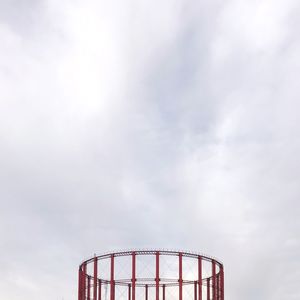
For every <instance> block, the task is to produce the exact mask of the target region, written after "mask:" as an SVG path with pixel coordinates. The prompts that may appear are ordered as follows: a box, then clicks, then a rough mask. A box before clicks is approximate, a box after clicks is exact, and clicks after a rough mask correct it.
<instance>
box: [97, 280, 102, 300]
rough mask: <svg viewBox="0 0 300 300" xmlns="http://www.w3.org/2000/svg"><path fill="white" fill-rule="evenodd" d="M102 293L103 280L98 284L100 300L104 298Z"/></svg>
mask: <svg viewBox="0 0 300 300" xmlns="http://www.w3.org/2000/svg"><path fill="white" fill-rule="evenodd" d="M101 293H102V283H101V279H100V280H99V282H98V300H101V297H102V295H101Z"/></svg>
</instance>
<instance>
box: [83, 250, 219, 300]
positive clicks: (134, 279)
mask: <svg viewBox="0 0 300 300" xmlns="http://www.w3.org/2000/svg"><path fill="white" fill-rule="evenodd" d="M137 255H139V258H140V259H139V260H138V268H137V260H136V256H137ZM125 256H127V257H128V258H129V259H131V268H130V269H131V270H128V273H129V277H128V275H125V276H123V277H122V276H121V275H120V274H121V273H120V274H119V273H118V272H120V270H121V269H122V267H121V269H120V267H119V266H118V264H119V263H120V262H119V259H117V260H116V259H115V257H125ZM146 256H152V257H153V256H154V257H155V262H154V266H153V263H152V267H151V260H147V259H146V260H145V262H147V264H149V265H150V267H149V266H148V267H147V266H146V265H145V262H143V259H144V257H146ZM161 256H164V257H163V258H162V259H161ZM169 256H174V257H175V256H176V257H178V259H177V260H176V262H175V261H174V260H172V264H174V267H175V268H173V270H174V272H175V273H173V275H170V273H168V271H166V270H167V269H166V266H168V263H170V261H169V262H168V260H167V261H166V259H168V257H169ZM186 259H189V260H190V262H189V264H187V265H185V263H186ZM102 260H106V261H107V262H108V263H105V264H104V266H107V267H102V264H101V268H100V269H99V262H100V261H102ZM140 261H141V265H140ZM204 261H205V264H204V263H203V262H204ZM109 263H110V264H109ZM129 263H130V261H129ZM116 264H117V265H116ZM190 264H193V266H192V267H191V268H192V269H191V270H194V271H193V273H191V270H190V271H189V273H184V272H183V266H184V267H185V266H186V267H188V266H189V265H190ZM88 265H89V268H88V267H87V266H88ZM121 266H122V265H121ZM209 266H210V268H209ZM123 267H124V265H123ZM153 267H154V273H153V271H151V268H153ZM103 268H104V269H103ZM100 270H101V271H100ZM145 270H146V271H145ZM152 270H153V269H152ZM175 270H176V271H175ZM142 271H143V272H146V273H144V274H143V273H140V272H142ZM169 271H170V270H169ZM151 272H152V273H151ZM102 273H103V274H102ZM128 273H127V274H128ZM104 274H108V275H104ZM145 274H146V275H145ZM187 274H189V275H187ZM191 274H192V275H191ZM204 274H205V276H204ZM168 276H169V277H168ZM186 276H189V277H188V278H189V279H188V278H186ZM191 276H194V278H191ZM107 277H108V278H107ZM103 285H104V287H105V290H106V287H107V288H109V295H110V297H109V300H119V299H116V297H117V296H116V295H117V294H116V292H118V295H119V293H121V294H120V295H122V294H123V295H124V290H122V289H124V288H125V294H126V287H127V288H128V300H136V298H137V295H136V292H137V290H138V291H139V294H138V295H139V298H140V297H141V295H143V297H144V300H149V298H150V299H152V297H150V295H153V296H154V297H155V299H154V300H160V299H159V298H160V293H161V295H162V298H161V300H166V290H167V288H168V293H170V295H171V298H172V300H173V299H174V300H183V298H185V299H184V300H192V298H194V299H193V300H203V297H204V298H205V300H224V268H223V265H222V263H220V262H218V261H217V260H216V259H213V258H210V257H208V256H204V255H200V254H196V253H192V252H183V251H180V252H179V251H170V250H131V251H122V252H114V253H108V254H103V255H99V256H95V257H93V258H91V259H88V260H86V261H84V262H83V263H82V264H81V265H80V267H79V270H78V300H103ZM203 286H206V287H207V290H206V295H205V296H203ZM117 288H118V290H116V289H117ZM141 288H142V289H141ZM169 288H170V290H169ZM186 289H189V290H186ZM193 290H194V293H193V292H192V291H193ZM150 291H151V294H150ZM141 292H142V294H141ZM152 292H153V294H152ZM183 295H184V296H183ZM92 296H93V298H92ZM189 297H190V298H189ZM138 300H139V299H138Z"/></svg>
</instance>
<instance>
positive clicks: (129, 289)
mask: <svg viewBox="0 0 300 300" xmlns="http://www.w3.org/2000/svg"><path fill="white" fill-rule="evenodd" d="M130 298H131V285H130V284H128V300H130Z"/></svg>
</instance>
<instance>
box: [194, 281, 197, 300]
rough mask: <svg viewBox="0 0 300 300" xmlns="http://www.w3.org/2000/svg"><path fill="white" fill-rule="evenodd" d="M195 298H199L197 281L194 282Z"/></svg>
mask: <svg viewBox="0 0 300 300" xmlns="http://www.w3.org/2000/svg"><path fill="white" fill-rule="evenodd" d="M194 300H197V281H195V282H194Z"/></svg>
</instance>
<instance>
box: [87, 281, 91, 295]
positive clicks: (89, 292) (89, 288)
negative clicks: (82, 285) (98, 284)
mask: <svg viewBox="0 0 300 300" xmlns="http://www.w3.org/2000/svg"><path fill="white" fill-rule="evenodd" d="M90 299H91V277H90V276H88V284H87V300H90Z"/></svg>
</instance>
